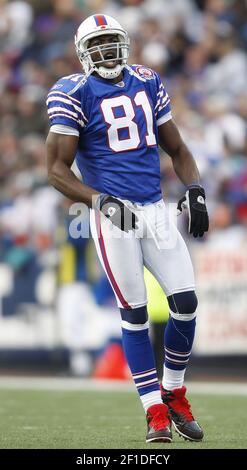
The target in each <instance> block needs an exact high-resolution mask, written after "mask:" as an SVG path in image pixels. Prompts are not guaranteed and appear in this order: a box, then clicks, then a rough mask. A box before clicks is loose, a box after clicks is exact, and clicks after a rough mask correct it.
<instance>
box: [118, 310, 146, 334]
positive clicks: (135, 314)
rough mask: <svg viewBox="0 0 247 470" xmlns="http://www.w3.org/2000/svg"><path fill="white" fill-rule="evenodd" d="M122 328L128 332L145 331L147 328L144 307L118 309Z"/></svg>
mask: <svg viewBox="0 0 247 470" xmlns="http://www.w3.org/2000/svg"><path fill="white" fill-rule="evenodd" d="M120 313H121V318H122V322H121V325H122V328H124V329H125V330H130V331H138V330H146V329H147V328H148V312H147V307H146V305H145V306H143V307H139V308H132V309H131V310H129V309H126V308H120Z"/></svg>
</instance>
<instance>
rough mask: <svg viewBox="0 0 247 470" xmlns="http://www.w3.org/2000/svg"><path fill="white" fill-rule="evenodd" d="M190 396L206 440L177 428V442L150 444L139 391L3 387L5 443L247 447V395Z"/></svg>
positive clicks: (1, 442) (0, 419)
mask: <svg viewBox="0 0 247 470" xmlns="http://www.w3.org/2000/svg"><path fill="white" fill-rule="evenodd" d="M189 397H190V399H191V403H192V408H193V410H194V412H195V413H196V416H197V418H198V421H199V422H200V423H201V425H202V426H203V428H204V431H205V440H204V441H203V442H202V443H189V442H188V441H184V440H183V439H181V438H180V437H179V436H178V435H177V434H176V433H175V432H174V433H173V442H172V444H146V443H145V434H146V422H145V418H144V414H143V411H142V408H141V405H140V403H139V400H138V397H137V395H136V394H135V393H132V392H124V393H122V392H117V393H116V392H106V391H99V392H96V391H24V390H20V391H19V390H0V448H2V449H14V448H15V449H23V448H24V449H38V448H42V449H44V448H47V449H51V448H53V449H97V448H98V449H146V448H148V449H154V448H155V449H161V448H162V447H164V446H167V447H168V448H169V449H178V448H179V449H188V448H189V449H191V448H193V449H195V448H199V449H222V448H224V449H225V448H228V449H243V448H244V449H246V448H247V425H246V419H245V413H246V404H247V398H246V397H244V396H242V397H241V396H229V395H228V396H224V395H215V396H214V395H201V394H200V395H194V394H193V395H192V394H191V395H189Z"/></svg>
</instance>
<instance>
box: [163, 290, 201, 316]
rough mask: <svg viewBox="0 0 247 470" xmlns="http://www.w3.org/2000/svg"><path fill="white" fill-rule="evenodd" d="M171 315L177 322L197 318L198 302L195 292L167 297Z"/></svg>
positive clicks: (179, 293)
mask: <svg viewBox="0 0 247 470" xmlns="http://www.w3.org/2000/svg"><path fill="white" fill-rule="evenodd" d="M167 300H168V303H169V307H170V313H171V316H172V317H173V318H175V320H182V321H189V320H193V318H195V317H196V308H197V305H198V300H197V297H196V293H195V291H193V290H190V291H186V292H178V293H177V294H173V295H169V297H167Z"/></svg>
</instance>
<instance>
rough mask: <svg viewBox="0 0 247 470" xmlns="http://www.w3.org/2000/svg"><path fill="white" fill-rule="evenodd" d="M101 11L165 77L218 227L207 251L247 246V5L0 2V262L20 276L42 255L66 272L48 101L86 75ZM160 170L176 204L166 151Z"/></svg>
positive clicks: (137, 0) (176, 187)
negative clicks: (85, 44) (85, 51)
mask: <svg viewBox="0 0 247 470" xmlns="http://www.w3.org/2000/svg"><path fill="white" fill-rule="evenodd" d="M94 13H104V14H109V15H111V16H113V17H115V18H116V19H117V20H118V21H119V22H120V23H121V24H122V25H123V27H124V28H125V29H126V30H127V31H128V32H129V35H130V38H131V54H130V59H129V63H135V64H143V65H146V66H149V67H151V68H153V69H154V70H156V71H157V72H158V73H159V74H160V75H161V78H162V80H163V83H164V85H165V88H166V90H167V91H168V93H169V95H170V97H171V104H172V114H173V117H174V120H175V121H176V123H177V125H178V127H179V129H180V131H181V134H182V135H183V137H184V139H185V141H186V143H187V145H188V146H189V148H190V149H191V151H192V153H193V155H194V157H195V159H196V162H197V164H198V167H199V170H200V173H201V177H202V184H203V186H204V187H205V189H206V194H207V202H208V207H209V211H210V222H211V223H210V231H209V233H208V235H207V236H206V237H204V239H203V240H200V241H199V243H210V242H213V243H218V242H219V243H220V245H222V244H226V245H227V244H231V245H232V244H238V245H239V244H241V243H242V242H244V241H247V138H246V117H247V86H246V79H247V59H246V49H247V4H246V1H245V0H114V1H111V0H42V2H41V1H38V0H28V1H22V0H20V1H17V0H13V1H8V0H0V263H1V262H2V263H7V264H9V265H10V266H12V268H13V269H14V270H15V271H18V268H19V267H21V266H24V265H25V263H26V262H27V261H28V260H29V259H30V257H37V256H38V257H39V260H40V259H41V264H42V262H43V263H45V264H46V265H47V264H48V265H50V266H53V267H54V266H55V269H56V268H57V264H58V262H57V247H59V246H64V245H63V244H64V243H65V242H66V240H67V235H66V218H67V213H68V208H69V202H68V201H66V200H65V199H64V198H63V197H62V196H61V195H59V194H58V193H57V192H56V191H55V190H54V189H53V188H51V187H50V186H48V184H47V176H46V170H45V148H44V146H45V138H46V135H47V132H48V130H49V124H48V119H47V114H46V106H45V101H46V95H47V92H48V90H49V89H50V87H52V86H53V84H54V83H55V82H56V81H57V80H58V79H59V78H61V77H62V76H66V75H70V74H72V73H77V72H80V71H81V65H80V63H79V61H78V59H77V57H76V54H75V49H74V34H75V32H76V29H77V27H78V25H79V24H80V23H81V22H82V21H83V20H84V19H85V18H86V17H87V16H89V15H91V14H94ZM161 171H162V187H163V192H164V195H165V197H166V198H168V200H171V201H177V200H178V198H180V197H181V195H182V194H183V192H184V187H183V185H182V183H181V182H180V181H179V180H178V178H177V177H176V175H175V174H174V171H173V170H172V166H171V161H170V159H169V157H168V156H167V155H162V158H161ZM182 230H184V232H185V225H184V227H183V226H182ZM222 234H223V236H222ZM67 241H68V240H67ZM71 243H73V242H71ZM76 243H77V242H76ZM82 243H83V242H82ZM191 243H193V242H191ZM194 243H198V241H195V242H194ZM78 247H79V245H78V244H77V245H76V247H75V251H76V252H77V254H78V253H81V251H80V249H81V248H80V247H79V248H78ZM65 251H66V250H65ZM83 252H84V248H83ZM47 253H48V254H49V256H48V255H47ZM54 253H55V255H54ZM60 254H61V253H60ZM53 255H54V256H53ZM67 256H68V253H67ZM80 256H81V255H78V262H81V263H84V261H83V260H82V258H81V257H80ZM83 256H84V255H83ZM42 257H43V258H42ZM60 264H62V262H61V263H60ZM89 264H90V266H91V268H92V264H93V263H92V262H91V263H89ZM67 266H68V265H67ZM81 266H82V264H81ZM60 267H61V266H60ZM61 269H62V268H61ZM78 273H79V274H78V276H79V279H81V280H85V279H86V276H85V273H84V269H83V268H81V269H80V270H79V271H78ZM66 276H67V274H66V275H65V278H66ZM32 277H33V274H32V271H31V273H30V278H32ZM96 277H97V276H96ZM25 286H30V283H29V284H28V283H27V282H26V283H25ZM19 290H20V293H23V286H21V287H20V288H19ZM106 291H107V289H106ZM106 291H104V292H106ZM107 292H108V291H107ZM0 294H1V292H0ZM108 294H109V293H107V294H106V297H107V296H108ZM100 295H101V294H99V297H100ZM99 303H100V302H99ZM6 308H7V307H6ZM11 308H12V310H13V306H12V307H10V312H11ZM7 310H8V309H7Z"/></svg>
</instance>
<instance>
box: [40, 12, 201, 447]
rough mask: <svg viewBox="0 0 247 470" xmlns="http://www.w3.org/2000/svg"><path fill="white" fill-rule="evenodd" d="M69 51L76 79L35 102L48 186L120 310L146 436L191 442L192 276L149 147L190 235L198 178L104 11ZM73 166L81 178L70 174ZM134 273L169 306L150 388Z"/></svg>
mask: <svg viewBox="0 0 247 470" xmlns="http://www.w3.org/2000/svg"><path fill="white" fill-rule="evenodd" d="M75 46H76V52H77V55H78V58H79V60H80V62H81V64H82V66H83V72H84V73H83V74H74V75H70V76H67V77H63V78H61V79H60V80H59V81H58V82H57V83H56V84H55V85H54V86H53V88H52V89H51V90H50V92H49V94H48V99H47V106H48V115H49V119H50V122H51V128H50V131H49V135H48V138H47V168H48V177H49V181H50V183H51V184H52V185H53V186H54V187H55V188H56V189H58V190H59V191H60V192H61V193H63V194H64V195H65V196H67V197H68V198H70V199H71V200H73V201H76V202H82V203H85V204H87V206H89V207H90V209H91V210H90V214H91V222H90V223H91V231H92V236H93V239H94V242H95V246H96V249H97V252H98V256H99V259H100V261H101V263H102V266H103V268H104V270H105V272H106V274H107V276H108V279H109V281H110V283H111V285H112V288H113V290H114V293H115V296H116V300H117V303H118V306H119V309H120V313H121V319H122V321H121V326H122V340H123V347H124V350H125V354H126V358H127V361H128V364H129V367H130V370H131V373H132V376H133V379H134V382H135V385H136V388H137V391H138V393H139V396H140V399H141V401H142V404H143V407H144V410H145V413H146V419H147V427H148V431H147V436H146V441H147V442H170V441H171V440H172V431H171V425H172V423H173V425H174V427H175V430H176V431H177V432H178V433H179V434H180V435H181V436H183V437H184V438H185V439H189V440H191V441H201V439H202V438H203V431H202V429H201V427H200V426H199V424H198V423H197V421H196V420H195V418H194V417H193V414H192V411H191V408H190V404H189V402H188V399H187V398H186V396H185V394H186V387H185V386H184V374H185V369H186V366H187V364H188V362H189V358H190V354H191V349H192V344H193V339H194V333H195V324H196V308H197V297H196V294H195V282H194V274H193V268H192V263H191V259H190V256H189V253H188V250H187V247H186V244H185V242H184V240H183V238H182V236H181V234H180V233H179V231H178V230H177V227H176V225H175V223H174V221H173V220H171V218H170V217H169V211H168V208H167V207H166V204H165V202H164V201H163V198H162V193H161V189H160V162H159V152H158V145H160V146H161V147H162V148H163V149H164V150H165V151H166V152H167V153H168V155H169V156H170V157H171V159H172V163H173V167H174V170H175V172H176V174H177V175H178V177H179V178H180V180H181V181H182V182H183V183H184V185H185V195H184V197H182V198H181V200H180V201H179V203H178V209H179V211H181V210H182V209H183V207H185V206H186V207H187V209H188V214H189V233H191V234H193V235H194V236H195V237H197V236H199V237H201V236H202V235H203V234H204V232H206V231H207V230H208V214H207V209H206V205H205V191H204V189H203V187H202V186H201V184H200V175H199V172H198V169H197V166H196V164H195V161H194V159H193V157H192V155H191V153H190V151H189V150H188V148H187V146H186V145H185V143H184V142H183V140H182V138H181V136H180V133H179V131H178V129H177V127H176V125H175V123H174V121H173V119H172V113H171V108H170V99H169V96H168V94H167V92H166V90H165V88H164V86H163V84H162V82H161V80H160V77H159V76H158V74H157V73H155V72H154V71H153V70H151V69H149V68H146V67H145V66H142V65H128V64H127V59H128V56H129V37H128V34H127V32H126V31H125V30H124V29H123V28H122V26H121V25H120V24H119V23H118V22H117V21H116V20H115V19H113V18H111V17H110V16H106V15H103V14H96V15H93V16H90V17H89V18H87V19H86V20H85V21H83V23H81V25H80V27H79V29H78V31H77V33H76V36H75ZM74 160H76V163H77V166H78V168H79V170H80V172H81V175H82V179H83V182H81V181H80V180H79V179H78V178H77V177H76V176H75V174H74V173H73V171H72V170H71V165H72V163H73V162H74ZM143 266H146V267H147V268H148V269H149V270H150V271H151V272H152V274H153V275H154V276H155V277H156V279H157V280H158V281H159V283H160V285H161V286H162V288H163V289H164V291H165V293H166V295H167V299H168V302H169V309H170V318H169V321H168V324H167V327H166V331H165V360H164V376H163V380H162V384H161V385H159V383H158V379H157V372H156V369H155V363H154V357H153V351H152V348H151V344H150V340H149V335H148V317H147V308H146V304H147V298H146V289H145V283H144V277H143Z"/></svg>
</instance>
